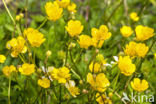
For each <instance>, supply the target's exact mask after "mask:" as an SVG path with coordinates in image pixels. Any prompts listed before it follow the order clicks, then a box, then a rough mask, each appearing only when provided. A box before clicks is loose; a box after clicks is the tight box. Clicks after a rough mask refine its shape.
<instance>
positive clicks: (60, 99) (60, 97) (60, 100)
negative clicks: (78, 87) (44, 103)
mask: <svg viewBox="0 0 156 104" xmlns="http://www.w3.org/2000/svg"><path fill="white" fill-rule="evenodd" d="M61 94H62V93H61V85H60V96H59V104H61V102H62V95H61Z"/></svg>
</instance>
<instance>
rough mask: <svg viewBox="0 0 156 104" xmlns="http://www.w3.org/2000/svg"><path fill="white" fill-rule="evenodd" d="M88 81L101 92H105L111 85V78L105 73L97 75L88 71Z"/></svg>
mask: <svg viewBox="0 0 156 104" xmlns="http://www.w3.org/2000/svg"><path fill="white" fill-rule="evenodd" d="M87 82H88V83H89V84H90V85H91V87H92V88H93V89H94V90H97V91H99V92H104V91H105V90H106V88H107V87H108V86H109V85H110V82H109V80H108V79H107V78H106V76H105V74H104V73H99V74H98V75H97V76H96V75H94V74H93V75H92V74H91V73H88V75H87Z"/></svg>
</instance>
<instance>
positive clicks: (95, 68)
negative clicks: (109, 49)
mask: <svg viewBox="0 0 156 104" xmlns="http://www.w3.org/2000/svg"><path fill="white" fill-rule="evenodd" d="M93 64H94V65H93ZM89 70H90V71H91V72H93V73H98V72H100V71H101V65H100V64H99V63H97V62H95V63H94V62H92V63H91V64H90V65H89Z"/></svg>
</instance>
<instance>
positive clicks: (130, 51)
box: [124, 41, 149, 58]
mask: <svg viewBox="0 0 156 104" xmlns="http://www.w3.org/2000/svg"><path fill="white" fill-rule="evenodd" d="M148 50H149V48H148V46H146V45H145V44H144V43H136V42H133V41H131V42H130V43H129V44H128V45H126V49H124V52H125V54H126V55H129V56H131V57H136V56H138V57H142V58H143V57H145V55H146V54H147V52H148Z"/></svg>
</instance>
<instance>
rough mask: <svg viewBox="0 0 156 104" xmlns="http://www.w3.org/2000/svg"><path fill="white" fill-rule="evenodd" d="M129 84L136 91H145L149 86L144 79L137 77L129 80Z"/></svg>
mask: <svg viewBox="0 0 156 104" xmlns="http://www.w3.org/2000/svg"><path fill="white" fill-rule="evenodd" d="M131 86H132V88H133V89H134V90H136V91H138V92H142V91H145V90H146V89H147V88H148V87H149V86H148V82H147V81H146V80H144V79H143V80H140V79H139V78H134V80H133V81H131Z"/></svg>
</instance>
